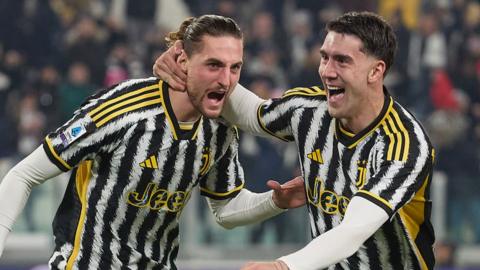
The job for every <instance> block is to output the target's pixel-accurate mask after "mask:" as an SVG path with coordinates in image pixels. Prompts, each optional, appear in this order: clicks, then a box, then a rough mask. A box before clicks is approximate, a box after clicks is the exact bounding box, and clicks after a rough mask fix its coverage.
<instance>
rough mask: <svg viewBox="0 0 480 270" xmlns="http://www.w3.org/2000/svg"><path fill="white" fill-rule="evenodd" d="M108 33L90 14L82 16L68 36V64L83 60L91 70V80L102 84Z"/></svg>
mask: <svg viewBox="0 0 480 270" xmlns="http://www.w3.org/2000/svg"><path fill="white" fill-rule="evenodd" d="M106 39H107V35H106V33H105V32H103V31H102V29H101V28H99V26H98V24H97V22H96V21H95V20H94V19H93V18H92V17H90V16H84V17H82V18H81V19H80V20H79V21H78V22H77V23H76V24H75V26H74V28H72V29H71V30H70V31H69V33H67V36H66V40H65V41H66V46H67V47H66V55H65V56H66V59H67V62H66V65H67V66H68V65H71V64H72V63H75V62H82V63H84V64H85V65H87V67H88V69H89V70H90V76H91V80H92V82H93V83H94V84H96V85H102V83H103V78H104V77H105V59H106V56H107V47H106Z"/></svg>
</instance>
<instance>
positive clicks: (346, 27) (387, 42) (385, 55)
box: [325, 11, 397, 75]
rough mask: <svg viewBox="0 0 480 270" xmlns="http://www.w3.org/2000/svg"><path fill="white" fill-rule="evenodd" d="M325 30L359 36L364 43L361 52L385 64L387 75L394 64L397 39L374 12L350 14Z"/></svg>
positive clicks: (386, 24)
mask: <svg viewBox="0 0 480 270" xmlns="http://www.w3.org/2000/svg"><path fill="white" fill-rule="evenodd" d="M325 30H326V31H327V32H330V31H333V32H337V33H340V34H348V35H355V36H357V37H358V38H359V39H360V40H361V41H362V43H363V48H361V50H362V51H363V52H365V53H366V54H368V55H373V56H375V57H376V58H378V59H380V60H382V61H384V62H385V65H386V69H385V74H384V75H386V73H387V72H388V70H389V69H390V67H391V66H392V64H393V60H394V58H395V52H396V50H397V39H396V37H395V34H394V32H393V29H392V27H391V26H390V25H389V24H388V23H387V22H386V21H385V20H384V19H383V18H382V17H380V16H379V15H377V14H375V13H372V12H366V11H363V12H348V13H345V14H343V15H342V16H340V17H338V18H337V19H335V20H333V21H330V22H329V23H327V25H326V27H325Z"/></svg>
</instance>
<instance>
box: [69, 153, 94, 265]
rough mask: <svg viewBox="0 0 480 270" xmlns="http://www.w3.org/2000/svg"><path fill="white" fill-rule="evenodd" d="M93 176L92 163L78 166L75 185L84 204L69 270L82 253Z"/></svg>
mask: <svg viewBox="0 0 480 270" xmlns="http://www.w3.org/2000/svg"><path fill="white" fill-rule="evenodd" d="M91 176H92V161H90V160H89V161H84V162H82V163H80V165H78V169H77V173H76V175H75V183H76V188H77V194H78V198H79V199H80V202H81V204H82V211H81V212H80V219H79V220H78V225H77V230H76V232H75V242H74V245H73V251H72V255H70V258H68V261H67V267H66V269H67V270H70V269H72V267H73V263H74V262H75V259H76V258H77V256H78V253H79V252H80V241H81V238H82V237H81V236H82V230H83V224H84V222H85V217H86V215H87V188H88V184H89V181H90V177H91Z"/></svg>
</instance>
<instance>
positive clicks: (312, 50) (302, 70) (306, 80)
mask: <svg viewBox="0 0 480 270" xmlns="http://www.w3.org/2000/svg"><path fill="white" fill-rule="evenodd" d="M321 47H322V43H321V42H320V41H314V42H311V43H310V44H308V55H306V57H305V58H304V60H303V63H302V65H301V66H300V67H299V69H298V70H296V71H295V72H294V73H293V76H292V79H291V80H292V81H291V85H295V86H306V87H308V86H315V85H322V82H321V80H320V76H319V74H318V63H320V48H321Z"/></svg>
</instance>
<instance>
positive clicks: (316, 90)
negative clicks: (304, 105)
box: [282, 86, 327, 99]
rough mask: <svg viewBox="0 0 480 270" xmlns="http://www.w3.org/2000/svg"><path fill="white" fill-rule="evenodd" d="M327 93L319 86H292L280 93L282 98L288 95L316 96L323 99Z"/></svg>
mask: <svg viewBox="0 0 480 270" xmlns="http://www.w3.org/2000/svg"><path fill="white" fill-rule="evenodd" d="M326 95H327V93H326V91H325V90H323V89H322V87H320V86H310V87H294V88H291V89H289V90H287V91H285V92H284V93H283V95H282V98H288V97H306V98H307V97H308V98H317V99H325V97H326Z"/></svg>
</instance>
